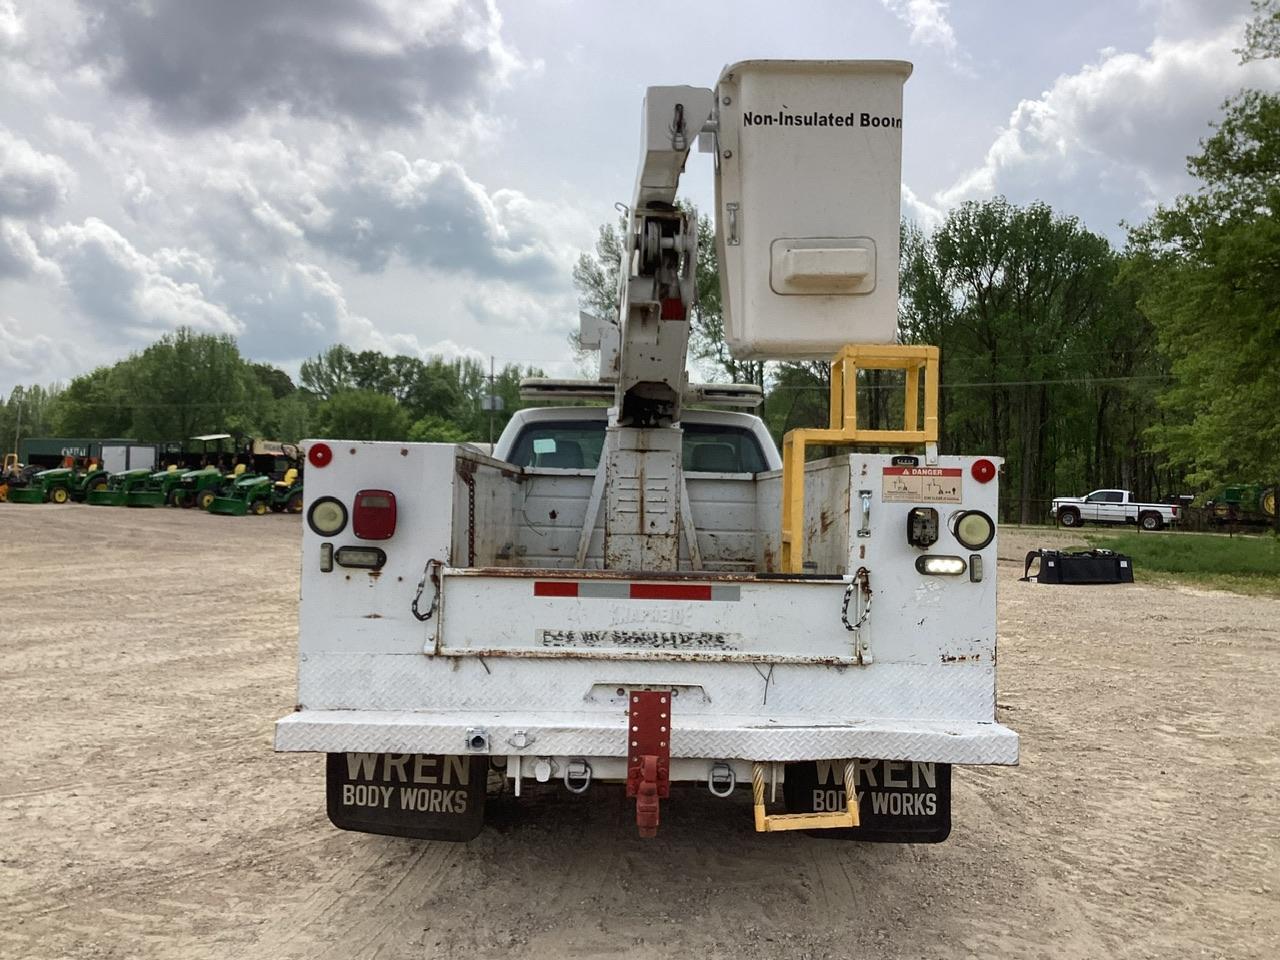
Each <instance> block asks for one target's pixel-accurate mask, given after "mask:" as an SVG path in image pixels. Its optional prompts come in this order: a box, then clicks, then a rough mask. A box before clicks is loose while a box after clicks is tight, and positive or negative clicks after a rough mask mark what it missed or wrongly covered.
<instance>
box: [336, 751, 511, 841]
mask: <svg viewBox="0 0 1280 960" xmlns="http://www.w3.org/2000/svg"><path fill="white" fill-rule="evenodd" d="M488 765H489V758H488V757H482V756H468V757H457V756H439V755H434V754H425V753H331V754H328V762H327V767H326V773H325V782H326V794H327V798H328V804H327V805H328V812H329V820H330V821H331V822H332V823H333V825H334V826H335V827H338V828H340V829H342V830H358V831H360V832H362V833H380V834H384V835H386V836H392V837H414V838H416V839H419V840H452V841H457V842H464V841H467V840H471V839H474V838H475V836H476V835H477V834H478V833H479V832H480V829H481V827H483V826H484V802H485V794H486V785H487V784H486V782H487V778H488V771H489V766H488Z"/></svg>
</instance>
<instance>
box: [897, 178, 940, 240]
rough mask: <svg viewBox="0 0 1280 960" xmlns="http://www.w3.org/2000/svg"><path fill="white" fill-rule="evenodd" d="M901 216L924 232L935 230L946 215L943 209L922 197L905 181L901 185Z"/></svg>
mask: <svg viewBox="0 0 1280 960" xmlns="http://www.w3.org/2000/svg"><path fill="white" fill-rule="evenodd" d="M902 216H903V218H904V219H906V220H910V221H911V222H913V223H915V224H916V225H917V226H919V227H920V229H922V230H924V231H925V232H926V233H931V232H932V231H934V230H936V229H937V228H938V226H939V225H940V224H941V223H942V221H943V219H945V217H946V213H945V211H943V210H941V209H940V208H938V207H936V206H934V205H933V204H931V203H929V202H928V201H926V200H924V199H922V198H921V197H920V196H919V195H917V194H916V192H915V191H914V190H912V189H911V188H910V187H909V186H907V185H906V184H905V183H904V184H903V185H902Z"/></svg>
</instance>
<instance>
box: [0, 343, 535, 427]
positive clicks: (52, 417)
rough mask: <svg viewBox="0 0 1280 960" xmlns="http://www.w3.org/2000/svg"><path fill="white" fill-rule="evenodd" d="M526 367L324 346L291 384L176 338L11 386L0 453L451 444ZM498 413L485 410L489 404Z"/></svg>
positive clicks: (211, 346)
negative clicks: (67, 373) (205, 438)
mask: <svg viewBox="0 0 1280 960" xmlns="http://www.w3.org/2000/svg"><path fill="white" fill-rule="evenodd" d="M537 373H538V371H536V370H533V369H521V368H520V367H517V366H513V365H508V366H504V367H503V368H502V369H501V370H498V371H496V372H495V375H494V376H493V378H492V383H491V382H490V376H489V373H488V372H487V371H486V370H485V369H484V367H483V365H482V364H481V363H480V362H479V361H478V360H475V359H473V358H462V359H446V358H443V357H438V356H437V357H428V358H426V359H422V358H419V357H412V356H388V355H387V354H384V353H379V352H377V351H372V350H365V351H358V352H357V351H354V350H351V349H349V348H348V347H345V346H343V345H341V344H337V345H334V346H332V347H330V348H328V349H327V350H325V351H324V352H323V353H321V354H319V355H318V356H315V357H313V358H311V359H309V360H304V361H303V363H302V365H301V369H300V371H299V377H298V382H297V383H294V381H293V379H292V378H291V377H290V376H289V375H288V373H286V372H285V371H284V370H281V369H280V368H279V367H275V366H272V365H271V364H266V363H257V362H254V361H252V360H249V359H246V358H245V357H243V356H242V355H241V354H240V351H239V349H238V347H237V346H236V342H235V340H234V338H232V337H229V336H218V335H212V334H204V333H197V332H194V331H192V330H187V329H180V330H177V331H175V332H174V333H172V334H167V335H165V336H163V337H161V338H160V339H159V340H157V341H156V342H155V343H153V344H152V345H151V346H149V347H147V348H146V349H145V350H143V351H141V352H139V353H135V354H133V355H131V356H129V357H127V358H126V359H124V360H121V361H119V362H118V363H115V364H112V365H110V366H103V367H99V368H97V369H96V370H93V371H91V372H90V373H86V374H83V375H81V376H78V377H75V378H73V379H72V380H71V382H70V383H68V384H67V385H66V386H52V387H42V386H39V385H33V386H19V387H15V388H14V389H13V390H12V391H11V392H10V393H9V395H8V397H6V398H4V400H3V402H2V403H0V446H3V447H5V448H6V449H8V448H9V446H10V445H15V446H16V442H17V439H18V438H19V437H31V436H63V437H103V438H106V437H128V438H132V439H135V440H140V441H144V442H159V441H170V440H183V439H185V438H187V437H192V436H197V435H199V434H202V433H217V432H223V431H226V432H230V433H242V434H246V435H249V436H257V437H268V438H272V439H279V440H290V441H297V440H301V439H303V438H305V437H309V436H330V437H342V438H344V439H352V440H413V441H424V442H447V443H456V442H460V441H463V440H484V439H486V438H487V436H488V433H489V430H490V422H491V416H492V423H493V429H494V430H495V431H500V430H501V429H502V427H503V426H505V424H506V421H507V419H509V417H510V415H511V412H512V411H514V410H515V409H517V408H518V406H519V385H520V379H521V378H522V377H524V376H529V375H536V374H537ZM491 395H492V396H496V397H498V398H499V404H498V405H499V406H500V407H501V409H500V410H498V411H496V412H494V413H492V415H491V413H490V411H489V410H487V409H486V407H487V406H489V404H487V403H486V398H488V397H489V396H491Z"/></svg>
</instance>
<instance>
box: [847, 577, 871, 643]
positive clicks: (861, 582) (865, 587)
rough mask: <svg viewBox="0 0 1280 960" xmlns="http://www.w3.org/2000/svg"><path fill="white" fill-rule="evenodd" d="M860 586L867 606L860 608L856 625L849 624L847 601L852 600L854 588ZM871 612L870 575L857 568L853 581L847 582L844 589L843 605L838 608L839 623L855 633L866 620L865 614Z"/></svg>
mask: <svg viewBox="0 0 1280 960" xmlns="http://www.w3.org/2000/svg"><path fill="white" fill-rule="evenodd" d="M857 586H861V587H862V592H863V594H864V595H865V596H866V598H867V605H866V606H865V607H863V608H862V616H860V617H858V622H857V623H850V622H849V601H850V600H852V599H853V589H854V587H857ZM870 612H871V574H870V573H868V572H867V568H866V567H859V568H858V572H857V573H855V574H854V575H853V579H852V580H850V581H849V585H848V586H847V587H845V589H844V604H843V605H842V606H841V607H840V622H841V623H843V624H844V628H845V629H846V630H848V631H849V632H850V633H856V632H857V630H858V628H859V627H861V626H862V625H863V624H864V623H865V622H866V620H867V614H869V613H870Z"/></svg>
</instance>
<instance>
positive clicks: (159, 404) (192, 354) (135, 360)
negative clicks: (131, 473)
mask: <svg viewBox="0 0 1280 960" xmlns="http://www.w3.org/2000/svg"><path fill="white" fill-rule="evenodd" d="M109 380H110V381H115V382H117V383H118V384H119V385H120V387H121V393H120V395H119V397H120V399H121V400H122V401H123V404H124V405H125V406H127V407H130V408H131V409H132V417H131V426H130V434H131V435H132V436H133V437H135V438H136V439H138V440H150V441H155V440H174V439H181V438H183V437H190V436H193V435H196V434H200V433H211V432H214V431H218V430H227V431H229V432H233V433H234V432H237V431H239V432H244V433H252V432H254V430H255V428H256V426H257V422H258V421H259V420H260V419H261V418H262V415H263V413H264V411H265V409H266V407H267V406H268V404H269V402H270V399H271V391H270V390H269V389H268V388H267V387H264V386H263V385H262V384H261V382H260V381H259V379H258V377H257V375H256V374H255V373H254V371H253V368H252V367H251V366H250V365H249V364H248V363H246V362H245V361H244V360H243V359H242V358H241V356H240V351H239V350H238V349H237V348H236V342H235V340H234V338H232V337H229V336H216V335H213V334H207V333H196V332H194V331H192V330H189V329H186V328H183V329H179V330H177V331H175V332H174V333H171V334H166V335H165V336H163V337H161V338H160V339H159V340H157V341H156V342H155V343H153V344H152V345H151V346H149V347H147V349H145V350H143V351H142V353H140V354H138V355H136V356H134V357H132V358H130V359H129V360H128V361H125V362H124V363H122V364H118V365H117V367H116V369H115V370H114V371H113V373H112V376H111V377H110V378H109Z"/></svg>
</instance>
